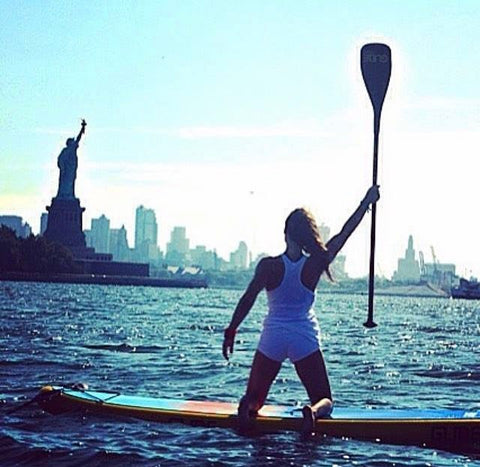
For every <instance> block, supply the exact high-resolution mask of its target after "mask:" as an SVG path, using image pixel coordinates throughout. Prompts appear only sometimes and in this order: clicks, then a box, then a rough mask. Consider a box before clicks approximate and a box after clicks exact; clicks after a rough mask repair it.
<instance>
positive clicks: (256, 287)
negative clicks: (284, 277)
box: [222, 258, 267, 360]
mask: <svg viewBox="0 0 480 467" xmlns="http://www.w3.org/2000/svg"><path fill="white" fill-rule="evenodd" d="M266 261H267V260H266V259H265V258H264V259H262V260H261V261H260V262H259V263H258V266H257V269H256V270H255V275H254V276H253V279H252V281H251V282H250V284H249V285H248V287H247V289H246V290H245V292H244V293H243V295H242V296H241V298H240V300H239V301H238V304H237V306H236V307H235V311H234V312H233V316H232V319H231V321H230V324H229V325H228V328H227V329H225V335H224V339H223V349H222V350H223V356H224V357H225V358H226V359H227V360H228V354H229V353H230V354H231V353H233V344H234V341H235V333H236V330H237V328H238V327H239V326H240V324H241V323H242V321H243V320H244V319H245V318H246V316H247V315H248V313H249V312H250V310H251V309H252V307H253V305H254V303H255V300H256V299H257V296H258V294H259V293H260V292H261V290H262V289H263V288H264V287H265V285H266V276H267V271H266V265H267V263H266Z"/></svg>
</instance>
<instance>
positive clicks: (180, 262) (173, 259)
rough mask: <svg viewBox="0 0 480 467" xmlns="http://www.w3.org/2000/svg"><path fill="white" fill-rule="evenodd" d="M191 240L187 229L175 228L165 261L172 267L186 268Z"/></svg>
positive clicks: (168, 244)
mask: <svg viewBox="0 0 480 467" xmlns="http://www.w3.org/2000/svg"><path fill="white" fill-rule="evenodd" d="M189 245H190V240H189V239H188V238H187V235H186V229H185V227H174V228H173V230H172V233H171V234H170V242H168V243H167V254H166V257H165V260H166V262H167V264H169V265H171V266H185V265H186V264H187V263H188V261H189Z"/></svg>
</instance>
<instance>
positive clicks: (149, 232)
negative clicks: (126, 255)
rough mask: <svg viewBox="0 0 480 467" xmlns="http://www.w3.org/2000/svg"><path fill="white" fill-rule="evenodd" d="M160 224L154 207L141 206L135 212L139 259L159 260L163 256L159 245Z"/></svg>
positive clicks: (136, 249)
mask: <svg viewBox="0 0 480 467" xmlns="http://www.w3.org/2000/svg"><path fill="white" fill-rule="evenodd" d="M157 237H158V226H157V219H156V217H155V211H154V210H153V209H146V208H144V207H143V206H139V207H138V208H137V210H136V212H135V256H136V258H137V259H138V260H139V261H145V262H157V261H159V260H160V258H161V253H160V249H159V248H158V245H157Z"/></svg>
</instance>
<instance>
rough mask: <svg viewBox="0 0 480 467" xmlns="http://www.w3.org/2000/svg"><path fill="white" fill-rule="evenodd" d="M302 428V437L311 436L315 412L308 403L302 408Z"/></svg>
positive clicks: (313, 430) (313, 429) (313, 428)
mask: <svg viewBox="0 0 480 467" xmlns="http://www.w3.org/2000/svg"><path fill="white" fill-rule="evenodd" d="M302 415H303V420H302V428H301V430H300V431H301V434H302V436H303V437H308V436H311V435H312V434H313V433H314V432H315V413H314V412H313V410H312V407H311V406H310V405H306V406H305V407H304V408H303V409H302Z"/></svg>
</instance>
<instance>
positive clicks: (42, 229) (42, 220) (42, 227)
mask: <svg viewBox="0 0 480 467" xmlns="http://www.w3.org/2000/svg"><path fill="white" fill-rule="evenodd" d="M47 225H48V212H42V215H41V216H40V235H43V234H44V233H45V230H47Z"/></svg>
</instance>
